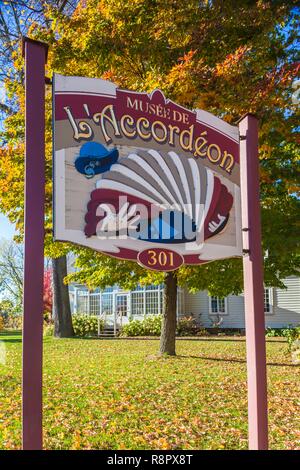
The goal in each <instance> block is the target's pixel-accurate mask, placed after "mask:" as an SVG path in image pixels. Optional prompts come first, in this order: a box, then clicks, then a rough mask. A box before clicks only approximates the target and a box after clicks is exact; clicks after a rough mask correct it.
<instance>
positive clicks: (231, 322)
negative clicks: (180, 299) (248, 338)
mask: <svg viewBox="0 0 300 470" xmlns="http://www.w3.org/2000/svg"><path fill="white" fill-rule="evenodd" d="M283 282H284V284H285V285H286V287H287V289H277V288H273V289H271V292H270V294H271V296H270V297H271V298H270V303H271V305H272V312H271V313H268V314H265V321H266V326H267V327H273V328H281V327H285V326H288V325H293V326H296V325H299V324H300V278H299V277H295V276H291V277H288V278H286V279H284V280H283ZM226 302H227V311H226V314H223V315H222V317H223V323H222V325H221V327H222V328H245V308H244V295H243V294H241V295H239V296H236V295H229V296H228V297H227V298H226ZM185 312H186V314H187V315H188V314H191V313H193V314H194V315H195V317H196V319H197V321H198V322H199V323H200V324H201V325H203V326H204V327H206V328H209V327H211V326H212V322H211V318H213V315H210V314H209V296H208V293H207V292H206V291H205V292H204V291H202V292H197V293H196V294H189V293H188V292H186V293H185Z"/></svg>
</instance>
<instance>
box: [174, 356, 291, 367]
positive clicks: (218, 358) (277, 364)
mask: <svg viewBox="0 0 300 470" xmlns="http://www.w3.org/2000/svg"><path fill="white" fill-rule="evenodd" d="M175 357H177V358H179V359H181V358H182V359H201V360H204V361H215V362H233V363H237V364H246V362H247V361H246V359H235V358H232V359H222V358H220V357H207V356H190V355H188V356H184V355H178V356H175ZM267 366H270V367H299V364H288V363H280V362H267Z"/></svg>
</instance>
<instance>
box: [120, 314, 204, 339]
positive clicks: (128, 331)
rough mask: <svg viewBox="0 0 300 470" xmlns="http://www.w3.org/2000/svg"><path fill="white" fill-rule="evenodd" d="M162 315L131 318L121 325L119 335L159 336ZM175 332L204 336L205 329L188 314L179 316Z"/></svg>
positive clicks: (180, 334) (181, 334)
mask: <svg viewBox="0 0 300 470" xmlns="http://www.w3.org/2000/svg"><path fill="white" fill-rule="evenodd" d="M161 322H162V315H147V316H145V317H144V318H143V320H134V319H131V320H130V321H129V323H127V324H126V325H124V326H123V327H122V330H121V333H120V336H124V337H128V336H159V335H160V333H161ZM176 333H177V335H178V336H192V335H196V334H197V335H198V334H200V336H204V335H206V334H208V333H207V331H206V330H205V329H204V328H201V327H199V325H197V322H196V320H195V318H194V317H193V316H192V315H190V316H186V317H182V318H180V320H179V321H178V323H177V329H176Z"/></svg>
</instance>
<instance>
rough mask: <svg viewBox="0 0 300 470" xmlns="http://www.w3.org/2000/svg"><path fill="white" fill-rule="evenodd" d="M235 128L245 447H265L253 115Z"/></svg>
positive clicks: (262, 304) (259, 246)
mask: <svg viewBox="0 0 300 470" xmlns="http://www.w3.org/2000/svg"><path fill="white" fill-rule="evenodd" d="M239 130H240V136H241V139H242V140H241V144H240V165H241V167H240V168H241V201H242V226H243V229H242V230H243V248H244V257H243V268H244V295H245V323H246V343H247V371H248V434H249V449H252V450H265V449H267V447H268V411H267V407H268V405H267V379H266V346H265V318H264V290H263V289H264V287H263V262H262V248H261V223H260V204H259V165H258V122H257V119H256V117H255V116H253V115H252V114H247V115H246V116H245V117H243V118H242V120H241V121H240V123H239Z"/></svg>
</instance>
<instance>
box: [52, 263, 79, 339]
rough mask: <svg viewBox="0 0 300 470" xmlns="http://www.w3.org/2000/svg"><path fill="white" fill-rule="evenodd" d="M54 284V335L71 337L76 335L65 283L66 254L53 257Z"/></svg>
mask: <svg viewBox="0 0 300 470" xmlns="http://www.w3.org/2000/svg"><path fill="white" fill-rule="evenodd" d="M52 262H53V286H54V336H56V337H58V338H70V337H71V336H74V330H73V325H72V316H71V309H70V301H69V291H68V288H67V286H66V285H65V284H64V278H65V276H66V275H67V262H66V257H65V256H60V257H58V258H54V259H53V261H52Z"/></svg>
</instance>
